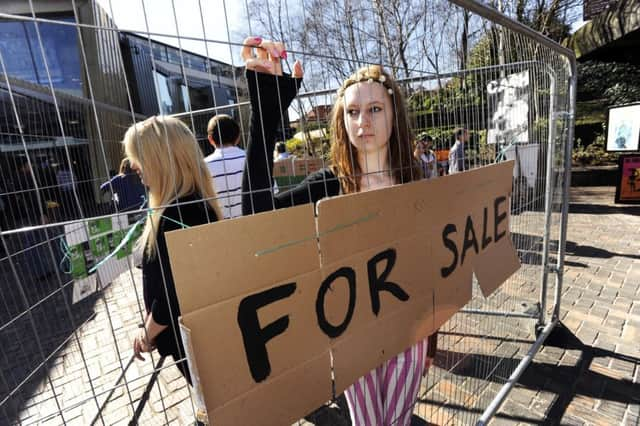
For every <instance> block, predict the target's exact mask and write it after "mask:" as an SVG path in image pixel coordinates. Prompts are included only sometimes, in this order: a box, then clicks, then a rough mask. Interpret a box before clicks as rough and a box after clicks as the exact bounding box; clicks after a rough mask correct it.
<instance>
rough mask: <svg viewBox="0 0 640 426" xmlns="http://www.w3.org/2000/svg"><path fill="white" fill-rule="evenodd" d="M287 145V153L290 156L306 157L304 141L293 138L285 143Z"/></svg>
mask: <svg viewBox="0 0 640 426" xmlns="http://www.w3.org/2000/svg"><path fill="white" fill-rule="evenodd" d="M285 145H286V146H287V151H288V152H289V153H290V154H292V155H295V156H296V157H304V155H305V150H306V146H305V143H304V141H301V140H300V139H296V138H291V139H289V140H287V141H286V142H285Z"/></svg>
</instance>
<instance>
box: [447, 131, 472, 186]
mask: <svg viewBox="0 0 640 426" xmlns="http://www.w3.org/2000/svg"><path fill="white" fill-rule="evenodd" d="M453 137H454V138H455V140H456V141H455V143H454V144H453V146H452V147H451V149H450V150H449V174H450V175H452V174H455V173H459V172H463V171H465V170H467V166H466V163H465V158H464V148H465V145H466V143H467V142H468V141H469V132H468V131H467V129H464V128H461V127H459V128H457V129H455V130H454V131H453Z"/></svg>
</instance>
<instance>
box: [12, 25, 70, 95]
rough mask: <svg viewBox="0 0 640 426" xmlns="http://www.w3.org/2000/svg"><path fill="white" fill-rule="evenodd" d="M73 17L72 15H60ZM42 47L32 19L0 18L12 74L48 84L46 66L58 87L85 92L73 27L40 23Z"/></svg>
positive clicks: (55, 85)
mask: <svg viewBox="0 0 640 426" xmlns="http://www.w3.org/2000/svg"><path fill="white" fill-rule="evenodd" d="M58 20H63V21H73V18H58ZM38 29H39V31H40V37H41V39H42V49H41V47H40V42H39V40H38V33H37V32H36V28H35V24H34V23H33V22H0V50H1V52H2V56H3V59H4V61H5V65H6V67H7V72H8V73H9V75H11V76H13V77H15V78H19V79H22V80H27V81H30V82H32V83H37V84H43V85H48V84H49V79H48V76H47V70H46V67H45V59H44V58H43V56H42V50H44V52H45V58H46V65H47V66H48V68H49V75H50V77H51V83H52V84H53V87H55V88H56V89H62V90H67V91H71V92H73V93H74V94H78V95H82V77H81V75H82V73H81V66H80V45H79V43H78V33H77V31H76V29H75V28H74V27H70V26H66V25H58V24H54V23H48V22H47V23H39V24H38Z"/></svg>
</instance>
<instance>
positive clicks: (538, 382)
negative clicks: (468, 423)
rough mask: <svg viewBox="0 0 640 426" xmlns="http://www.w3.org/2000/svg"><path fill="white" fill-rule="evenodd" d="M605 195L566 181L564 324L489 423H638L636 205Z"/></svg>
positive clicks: (639, 226) (639, 246)
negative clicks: (618, 202) (569, 187)
mask: <svg viewBox="0 0 640 426" xmlns="http://www.w3.org/2000/svg"><path fill="white" fill-rule="evenodd" d="M613 198H614V189H613V188H610V187H603V188H600V187H596V188H573V190H572V198H571V200H572V204H571V210H570V211H571V214H570V219H569V229H568V236H567V253H568V255H567V258H566V261H567V267H566V272H565V286H564V290H563V295H562V315H561V320H562V324H563V326H564V327H562V328H560V329H558V330H557V332H555V333H554V334H553V335H552V336H551V339H549V340H548V342H547V344H546V345H545V347H544V348H543V349H542V351H540V352H539V353H538V354H537V355H536V357H535V359H534V362H533V364H532V365H531V366H530V367H529V369H528V370H527V371H526V373H525V375H524V377H523V378H522V380H521V381H520V384H519V385H518V388H517V389H516V390H515V391H514V392H512V393H511V395H510V397H509V399H508V402H507V403H506V404H505V405H504V406H503V408H502V409H501V410H500V414H499V415H498V417H497V418H496V420H495V421H494V422H493V424H531V423H534V424H564V425H614V424H624V425H638V424H640V417H639V416H640V206H620V205H615V204H614V203H613ZM532 414H533V416H532ZM539 414H542V415H543V417H542V418H539V417H538V415H539ZM531 417H534V418H533V419H532V418H531Z"/></svg>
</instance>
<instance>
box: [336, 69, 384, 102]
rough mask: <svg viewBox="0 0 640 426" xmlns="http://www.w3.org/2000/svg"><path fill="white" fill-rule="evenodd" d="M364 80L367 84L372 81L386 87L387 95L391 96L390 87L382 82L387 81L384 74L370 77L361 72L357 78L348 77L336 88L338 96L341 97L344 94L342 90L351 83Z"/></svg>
mask: <svg viewBox="0 0 640 426" xmlns="http://www.w3.org/2000/svg"><path fill="white" fill-rule="evenodd" d="M364 81H366V82H367V83H369V84H372V83H373V82H376V83H380V84H382V85H383V86H384V87H385V88H386V89H387V93H388V94H389V95H391V96H393V89H392V88H391V87H387V86H386V85H385V84H384V83H385V82H386V81H387V77H385V76H384V74H380V75H378V76H377V77H371V76H367V75H364V74H362V75H361V76H360V78H359V79H352V78H349V79H348V80H347V83H346V84H344V85H343V86H341V87H340V88H339V89H338V91H337V94H338V97H341V96H342V95H344V91H345V90H347V87H349V86H351V85H353V84H356V83H362V82H364Z"/></svg>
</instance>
